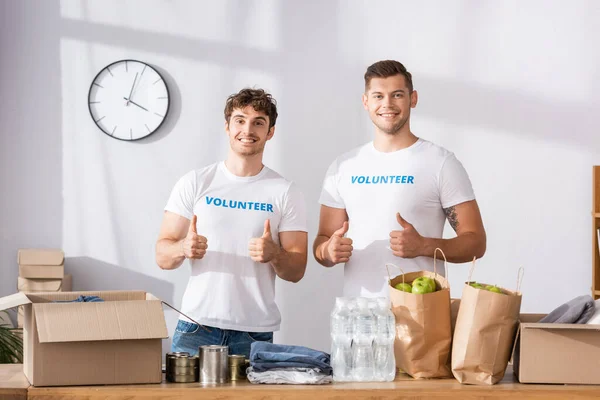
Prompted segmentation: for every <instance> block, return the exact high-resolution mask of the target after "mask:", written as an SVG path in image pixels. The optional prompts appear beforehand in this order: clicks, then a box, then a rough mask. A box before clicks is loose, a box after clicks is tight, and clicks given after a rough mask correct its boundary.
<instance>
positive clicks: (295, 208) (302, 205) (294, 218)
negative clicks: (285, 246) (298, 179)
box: [278, 183, 308, 232]
mask: <svg viewBox="0 0 600 400" xmlns="http://www.w3.org/2000/svg"><path fill="white" fill-rule="evenodd" d="M278 231H279V232H289V231H302V232H308V230H307V228H306V202H305V201H304V195H303V194H302V192H301V191H300V189H299V188H298V187H297V186H296V184H294V183H291V184H290V186H289V188H288V190H287V192H286V194H285V197H284V199H283V210H282V215H281V221H280V222H279V228H278Z"/></svg>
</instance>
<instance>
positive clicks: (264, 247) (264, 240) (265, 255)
mask: <svg viewBox="0 0 600 400" xmlns="http://www.w3.org/2000/svg"><path fill="white" fill-rule="evenodd" d="M248 253H249V254H250V258H252V260H253V261H257V262H260V263H268V262H271V261H273V260H274V259H275V258H276V257H277V254H279V246H278V245H277V244H276V243H275V242H274V241H273V237H272V236H271V222H270V221H269V220H266V221H265V229H264V231H263V234H262V236H261V237H259V238H252V239H250V243H248Z"/></svg>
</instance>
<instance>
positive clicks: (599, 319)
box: [586, 299, 600, 325]
mask: <svg viewBox="0 0 600 400" xmlns="http://www.w3.org/2000/svg"><path fill="white" fill-rule="evenodd" d="M594 303H596V310H595V311H594V314H593V315H592V317H591V318H590V319H589V321H588V322H586V324H594V325H598V324H600V299H598V300H595V301H594Z"/></svg>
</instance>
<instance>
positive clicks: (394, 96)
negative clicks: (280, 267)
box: [313, 60, 486, 297]
mask: <svg viewBox="0 0 600 400" xmlns="http://www.w3.org/2000/svg"><path fill="white" fill-rule="evenodd" d="M364 78H365V92H364V94H363V96H362V101H363V106H364V108H365V110H367V112H368V113H369V116H370V118H371V121H372V122H373V124H374V125H375V138H374V140H373V141H372V142H369V143H367V144H366V145H363V146H361V147H359V148H357V149H354V150H352V151H350V152H348V153H346V154H343V155H341V156H340V157H338V158H337V159H336V160H335V161H334V162H333V163H332V164H331V165H330V167H329V170H328V171H327V174H326V176H325V180H324V183H323V189H322V192H321V197H320V200H319V202H320V203H321V215H320V221H319V232H318V234H317V237H316V239H315V242H314V246H313V252H314V256H315V258H316V260H317V261H318V262H319V263H320V264H322V265H323V266H325V267H332V266H334V265H336V264H339V263H345V269H344V295H345V296H365V297H379V296H385V297H387V296H388V294H389V289H388V285H387V277H388V275H387V271H386V263H392V264H395V265H398V266H399V267H401V268H402V270H403V271H404V272H411V271H418V270H428V271H433V259H432V257H433V255H434V250H435V249H436V248H438V247H439V248H440V249H442V250H443V252H444V253H445V254H446V257H447V258H448V261H450V262H455V263H461V262H466V261H470V260H472V259H473V257H482V256H483V254H484V253H485V248H486V235H485V229H484V227H483V222H482V220H481V215H480V212H479V207H478V205H477V201H476V200H475V194H474V192H473V188H472V186H471V182H470V179H469V176H468V175H467V172H466V171H465V169H464V168H463V166H462V164H461V163H460V162H459V161H458V160H457V158H456V157H455V156H454V154H453V153H451V152H450V151H448V150H446V149H444V148H442V147H440V146H438V145H435V144H433V143H431V142H429V141H427V140H425V139H423V138H419V137H417V136H415V135H414V134H413V132H411V130H410V112H411V109H413V108H415V107H416V105H417V100H418V95H417V91H416V90H414V88H413V82H412V75H411V74H410V73H409V72H408V71H407V70H406V68H405V67H404V65H402V64H401V63H400V62H398V61H393V60H386V61H379V62H376V63H375V64H373V65H371V66H370V67H368V69H367V71H366V73H365V76H364ZM446 219H447V220H448V222H449V223H450V226H451V227H452V228H453V229H454V231H455V232H456V235H457V236H456V237H455V238H452V239H442V232H443V228H444V223H445V220H446ZM438 257H439V254H438ZM390 268H391V270H392V274H394V275H396V274H398V273H399V272H400V271H398V270H394V269H393V267H390ZM437 269H438V272H439V273H441V274H443V273H444V271H443V264H438V268H437Z"/></svg>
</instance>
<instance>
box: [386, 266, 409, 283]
mask: <svg viewBox="0 0 600 400" xmlns="http://www.w3.org/2000/svg"><path fill="white" fill-rule="evenodd" d="M388 265H391V266H392V267H396V268H398V269H399V270H400V272H402V283H404V270H403V269H402V268H400V267H399V266H397V265H396V264H392V263H385V269H387V273H388V278H389V281H388V283H389V284H390V286H392V276H391V275H390V269H389V268H388Z"/></svg>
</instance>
